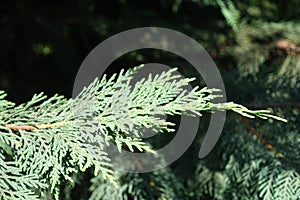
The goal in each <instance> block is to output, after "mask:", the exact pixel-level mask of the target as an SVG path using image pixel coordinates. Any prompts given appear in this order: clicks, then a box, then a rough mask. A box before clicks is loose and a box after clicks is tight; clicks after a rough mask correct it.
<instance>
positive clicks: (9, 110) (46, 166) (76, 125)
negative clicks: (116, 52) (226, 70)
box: [0, 66, 283, 199]
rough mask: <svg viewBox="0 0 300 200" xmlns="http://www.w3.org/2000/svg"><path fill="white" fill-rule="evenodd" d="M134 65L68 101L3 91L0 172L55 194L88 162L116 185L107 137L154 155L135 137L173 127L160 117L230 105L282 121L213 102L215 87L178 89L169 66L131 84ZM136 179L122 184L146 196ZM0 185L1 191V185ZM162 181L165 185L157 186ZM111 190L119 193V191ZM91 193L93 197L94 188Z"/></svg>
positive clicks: (179, 81) (27, 188) (183, 81)
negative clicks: (15, 96)
mask: <svg viewBox="0 0 300 200" xmlns="http://www.w3.org/2000/svg"><path fill="white" fill-rule="evenodd" d="M140 67H142V66H139V67H136V68H134V69H132V70H128V71H127V72H124V71H123V70H122V71H121V72H120V73H119V75H118V76H117V75H116V74H115V75H113V76H112V77H111V78H110V79H107V78H106V76H104V77H103V78H102V79H101V80H100V81H99V80H98V79H96V80H95V81H94V82H93V83H91V84H90V85H89V86H88V87H87V88H84V89H83V90H82V92H81V93H80V94H79V95H78V96H77V97H76V98H75V99H70V100H67V99H65V98H64V97H62V96H58V95H55V96H53V97H51V98H48V99H46V96H45V95H43V94H42V93H41V94H38V95H35V96H33V98H32V99H31V100H30V101H29V102H27V103H25V104H21V105H19V106H14V104H12V103H10V102H7V101H6V100H4V99H3V98H4V97H5V94H4V93H3V92H2V95H1V110H0V120H1V121H0V124H1V126H0V127H1V134H0V140H1V142H2V143H4V145H2V146H8V148H9V151H8V150H7V153H10V154H8V155H7V156H6V157H5V155H4V154H2V157H4V158H5V159H4V160H3V161H2V162H3V167H4V169H5V170H6V171H4V174H3V176H4V177H5V176H8V174H14V175H15V176H17V175H19V176H20V177H18V178H20V179H25V180H26V178H27V181H28V182H30V184H29V185H26V184H22V185H21V186H22V188H23V189H24V190H25V191H26V192H27V193H25V194H26V195H30V194H33V193H32V191H31V193H30V192H29V191H30V189H31V188H32V187H33V186H34V187H37V186H39V188H40V189H41V191H40V192H43V189H45V188H50V192H52V193H54V195H55V198H56V199H58V198H59V193H60V191H59V186H60V185H61V184H62V183H63V182H65V181H70V182H72V181H73V179H72V175H73V173H76V172H78V170H80V171H82V172H84V171H86V170H87V169H88V168H90V167H93V168H94V175H95V176H97V175H98V173H99V172H100V174H101V179H104V180H105V179H107V180H108V181H109V182H111V183H112V184H113V185H115V187H117V182H116V179H115V177H114V176H113V170H112V169H111V168H112V165H111V164H110V162H109V161H110V159H109V158H108V157H107V152H105V148H104V146H105V145H106V143H108V142H109V141H114V142H115V143H116V145H117V148H118V150H119V151H121V150H122V148H123V146H127V147H128V148H129V150H131V151H134V149H133V147H135V148H137V149H138V150H139V151H148V152H150V153H155V152H154V151H153V150H152V149H151V148H150V147H149V146H148V145H147V144H146V143H144V142H143V141H142V140H141V139H138V138H135V137H134V136H141V135H142V130H143V129H145V128H147V129H152V130H154V131H156V132H162V131H167V132H172V131H174V129H173V128H172V127H173V126H174V125H175V124H174V123H171V122H168V121H166V120H165V119H162V118H161V117H160V116H164V115H175V114H178V115H190V116H201V115H202V114H201V112H202V111H213V110H233V111H235V112H237V113H239V114H241V115H244V116H247V117H254V116H258V117H261V118H266V117H273V118H275V119H279V120H283V119H281V118H279V117H275V116H273V115H270V114H268V111H264V110H261V111H251V110H248V109H247V108H245V107H243V106H240V105H238V104H234V103H224V104H213V103H211V100H212V99H214V98H217V97H219V95H215V94H214V93H215V92H216V91H217V90H216V89H208V88H202V89H199V88H198V87H195V88H194V89H193V90H192V91H187V90H185V89H184V86H186V85H188V84H189V82H191V81H193V80H194V79H193V78H184V79H180V76H179V75H174V74H173V72H174V71H175V70H176V68H175V69H172V70H169V71H167V72H162V73H161V74H160V75H155V76H154V77H152V75H151V74H150V75H149V77H148V78H147V79H144V78H143V79H141V80H140V81H139V82H137V83H136V84H135V86H134V87H133V88H132V86H131V85H130V80H131V79H132V78H133V75H134V74H135V73H136V71H137V70H138V69H139V68H140ZM8 159H14V162H13V163H12V164H13V165H15V167H13V168H10V167H8V166H9V164H11V163H10V161H7V163H6V162H5V160H8ZM6 165H7V167H6ZM15 170H17V171H15ZM21 172H22V173H24V178H23V177H22V176H21ZM136 178H139V176H137V177H136ZM31 179H32V180H31ZM98 179H99V177H98ZM8 180H10V179H8ZM132 180H133V181H134V180H135V179H132ZM10 181H11V180H10ZM39 181H40V182H39ZM137 181H138V180H137ZM139 182H140V181H138V182H133V183H132V184H133V186H130V184H129V183H128V184H129V185H128V186H126V187H125V188H123V190H124V191H127V190H128V191H129V193H132V194H135V192H136V195H134V197H135V198H138V196H139V195H142V196H145V194H146V193H145V191H143V189H141V191H140V192H137V191H136V190H134V192H133V191H132V192H131V190H132V187H133V188H134V187H135V186H134V185H135V184H138V183H139ZM161 182H163V181H161ZM42 183H45V184H42ZM31 184H32V185H31ZM9 185H10V187H12V188H13V189H14V190H16V193H17V194H16V195H20V196H21V195H25V194H22V193H21V194H19V193H18V192H19V188H18V187H17V186H15V183H13V182H12V183H10V184H9ZM0 187H1V188H3V192H5V190H4V188H5V184H3V185H0ZM102 187H103V185H100V188H102ZM161 187H163V188H165V189H167V187H165V186H163V185H162V186H161ZM130 188H131V189H130ZM163 188H162V189H160V190H163ZM94 190H95V191H99V190H102V189H99V188H96V189H94ZM20 192H23V190H21V191H20ZM120 192H121V193H120ZM117 193H120V195H121V196H122V195H123V194H122V190H121V191H117ZM94 194H96V195H100V194H98V192H97V193H95V192H94ZM9 195H10V194H6V196H7V197H6V199H13V198H15V196H9ZM120 195H119V196H120ZM163 195H166V194H163ZM92 199H95V197H92Z"/></svg>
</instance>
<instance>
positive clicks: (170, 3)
mask: <svg viewBox="0 0 300 200" xmlns="http://www.w3.org/2000/svg"><path fill="white" fill-rule="evenodd" d="M0 13H1V14H0V26H1V31H0V87H1V89H2V90H5V91H6V92H7V93H8V94H9V96H8V99H9V100H12V101H14V102H17V103H20V102H24V101H27V100H29V98H30V97H31V96H32V95H33V94H34V93H37V92H39V91H44V92H45V93H46V94H49V95H53V94H55V93H59V94H63V95H65V96H67V97H71V94H72V86H73V82H74V80H75V76H76V73H77V70H78V69H79V66H80V64H81V62H82V61H83V59H84V58H85V57H86V56H87V54H88V53H89V52H90V51H91V50H92V49H93V48H94V47H95V46H96V45H98V44H99V43H100V42H102V41H103V40H105V39H106V38H108V37H110V36H112V35H114V34H116V33H119V32H121V31H125V30H128V29H132V28H137V27H145V26H157V27H165V28H170V29H174V30H177V31H180V32H182V33H184V34H186V35H188V36H190V37H192V38H193V39H195V40H196V41H198V42H199V43H200V44H201V45H202V46H203V47H204V48H205V49H206V50H207V51H208V53H209V54H210V56H211V57H212V58H213V59H214V61H215V62H216V64H217V66H218V68H219V70H220V71H221V74H222V77H223V80H224V82H225V86H226V93H227V98H228V100H229V101H235V102H237V103H242V104H244V105H246V106H248V107H250V108H255V109H266V108H269V109H272V111H273V112H274V113H276V114H277V115H280V116H284V117H285V118H286V119H288V123H286V124H283V123H279V122H274V121H272V120H269V121H268V122H265V121H261V120H245V119H242V118H240V117H239V116H237V115H231V114H228V117H227V120H226V125H225V128H224V131H223V135H222V138H221V139H220V141H219V143H218V146H217V147H215V149H214V151H213V152H212V153H211V154H209V156H208V157H207V158H205V159H202V160H199V159H198V158H197V153H198V151H199V146H200V145H201V139H202V137H203V133H205V130H206V128H207V121H208V120H209V115H206V116H205V117H204V119H202V120H201V124H200V129H199V137H198V138H197V139H196V140H195V142H194V144H193V145H192V146H191V147H190V148H189V150H188V151H187V152H186V153H185V155H183V156H182V158H181V159H179V160H178V161H176V162H175V163H174V164H172V165H171V166H170V167H168V168H166V169H164V170H160V171H157V172H154V173H148V174H120V181H121V182H122V183H123V186H122V187H121V188H119V189H116V188H114V187H113V186H112V185H108V184H106V183H104V182H103V180H100V178H99V177H98V178H97V177H96V178H95V179H93V182H94V184H93V186H92V187H91V188H90V190H89V187H90V183H89V179H90V178H91V175H90V174H88V173H87V174H85V175H83V174H80V175H74V180H76V182H75V183H74V184H73V185H71V184H66V185H62V188H61V191H62V199H86V198H88V197H89V196H90V195H92V198H94V199H114V198H115V199H122V198H124V199H126V198H127V199H132V198H135V199H300V176H299V173H300V155H299V150H300V136H299V119H300V117H299V109H300V82H299V78H300V76H299V75H300V1H299V0H290V1H284V0H277V1H271V0H262V1H261V0H247V1H238V0H230V1H221V0H215V1H213V0H163V1H154V0H148V1H140V0H130V1H129V0H112V1H96V0H77V1H69V0H62V1H57V0H51V1H17V0H12V1H1V2H0ZM148 62H159V63H164V64H166V65H169V66H181V68H180V70H181V72H183V73H184V74H193V70H192V69H191V67H187V66H190V65H189V64H188V63H187V62H186V61H185V60H184V59H182V58H179V57H178V56H174V55H172V54H171V53H168V52H163V51H159V50H149V49H148V50H140V51H134V52H131V53H128V54H126V55H124V56H122V57H121V58H120V59H118V60H116V61H115V62H114V63H113V64H112V65H111V67H110V68H111V69H112V71H116V69H120V67H123V66H126V67H133V66H135V65H137V64H140V63H148ZM163 137H167V136H166V135H162V136H161V138H163ZM162 140H164V139H162ZM156 143H159V142H157V141H156ZM50 196H51V195H50V194H49V198H50Z"/></svg>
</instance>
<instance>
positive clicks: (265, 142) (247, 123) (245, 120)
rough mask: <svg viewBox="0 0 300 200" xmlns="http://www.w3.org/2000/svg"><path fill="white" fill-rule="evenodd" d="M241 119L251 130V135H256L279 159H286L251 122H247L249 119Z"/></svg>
mask: <svg viewBox="0 0 300 200" xmlns="http://www.w3.org/2000/svg"><path fill="white" fill-rule="evenodd" d="M241 119H242V121H243V123H244V124H245V126H246V127H247V128H248V129H249V131H250V133H252V134H253V135H255V136H256V137H257V139H258V140H259V141H260V142H261V143H262V144H263V145H265V146H266V147H267V148H268V149H270V150H271V151H273V152H275V154H276V155H277V156H278V157H279V158H284V155H283V154H282V153H280V152H279V151H277V150H276V149H275V147H274V146H273V145H271V144H270V143H268V142H267V141H266V140H265V139H263V137H262V136H261V135H260V134H259V133H258V132H257V131H256V130H255V129H254V128H253V127H252V126H251V125H250V124H249V122H248V121H247V119H246V118H245V117H243V116H241Z"/></svg>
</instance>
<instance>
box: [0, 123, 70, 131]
mask: <svg viewBox="0 0 300 200" xmlns="http://www.w3.org/2000/svg"><path fill="white" fill-rule="evenodd" d="M74 123H75V121H62V122H56V123H53V124H40V125H15V124H0V126H2V127H6V128H9V129H11V130H15V131H19V130H26V131H30V130H35V129H49V128H54V127H59V126H67V125H70V124H74Z"/></svg>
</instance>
